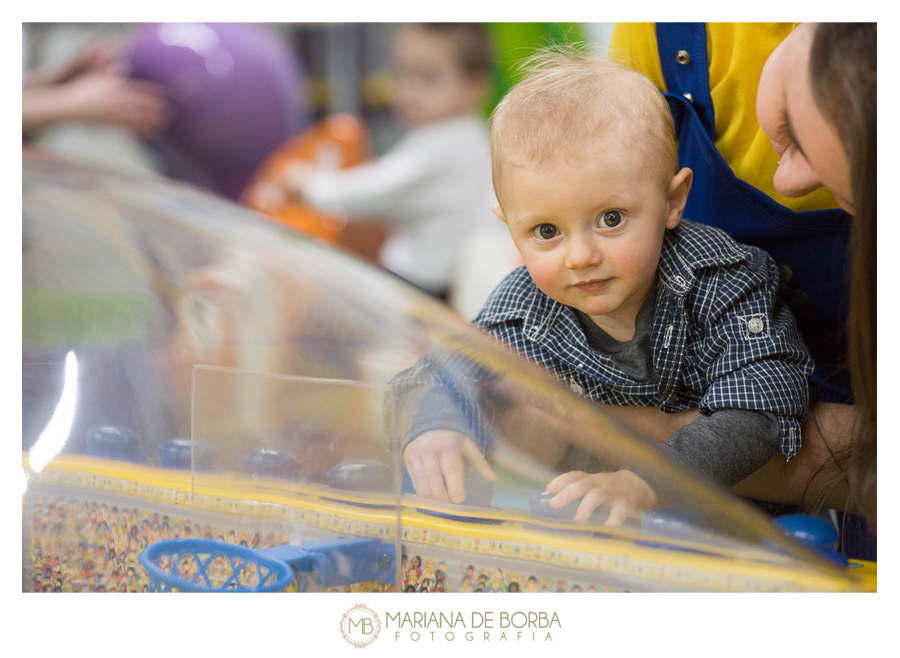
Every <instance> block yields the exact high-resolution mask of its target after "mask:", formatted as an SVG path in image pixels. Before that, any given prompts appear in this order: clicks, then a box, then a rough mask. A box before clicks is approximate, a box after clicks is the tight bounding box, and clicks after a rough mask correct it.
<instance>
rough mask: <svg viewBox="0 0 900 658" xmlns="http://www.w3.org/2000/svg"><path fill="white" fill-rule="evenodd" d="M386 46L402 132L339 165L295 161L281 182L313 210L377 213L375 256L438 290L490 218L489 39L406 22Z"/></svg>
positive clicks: (471, 29)
mask: <svg viewBox="0 0 900 658" xmlns="http://www.w3.org/2000/svg"><path fill="white" fill-rule="evenodd" d="M399 30H400V31H399V34H398V36H397V39H396V42H395V44H394V60H395V67H396V70H395V75H396V87H395V102H394V105H395V111H396V113H397V115H398V117H399V118H400V120H401V122H402V123H403V124H404V125H405V126H406V127H407V128H409V132H408V133H406V135H405V136H404V137H403V138H402V139H401V140H400V142H398V143H397V144H396V145H395V146H394V147H393V148H392V149H390V150H389V151H388V152H387V153H386V154H385V155H384V156H382V157H381V158H379V159H377V160H375V161H373V162H370V163H366V164H363V165H359V166H357V167H352V168H349V169H341V170H324V169H321V168H315V167H314V166H313V165H309V164H301V163H297V164H296V165H293V166H292V167H291V168H289V169H288V171H287V173H286V180H285V181H283V182H282V185H284V186H285V188H286V189H287V191H288V192H289V193H292V194H295V195H298V196H300V197H301V198H302V199H303V200H304V201H305V202H307V203H309V204H312V205H313V206H316V207H317V208H319V209H321V210H323V211H325V212H329V213H333V214H338V215H341V216H344V217H346V219H347V220H348V221H353V220H354V219H357V218H358V219H370V218H373V217H377V218H380V219H383V220H384V221H385V222H387V223H388V229H389V233H388V236H387V239H386V241H385V243H384V244H383V246H382V248H381V251H380V253H379V255H378V261H379V263H380V264H381V265H382V266H383V267H385V268H386V269H388V270H390V271H392V272H394V273H395V274H398V275H399V276H401V277H403V278H404V279H406V280H408V281H409V282H411V283H413V284H414V285H416V286H418V287H419V288H421V289H423V290H425V291H426V292H429V293H431V294H433V295H435V296H437V297H440V298H442V299H446V298H447V294H448V287H449V284H450V278H451V273H452V270H453V266H454V260H455V258H456V256H457V254H458V252H459V249H460V246H461V244H462V242H463V240H464V239H465V238H466V237H467V235H468V234H469V230H470V228H472V227H477V226H478V225H479V224H481V223H484V222H489V221H492V220H493V221H496V219H495V218H494V217H493V216H492V215H491V214H490V209H491V206H492V205H493V204H494V202H495V197H494V194H493V190H492V188H491V180H490V146H489V141H488V134H487V126H486V121H485V120H484V119H482V118H481V117H480V116H479V115H478V111H479V110H480V108H481V106H482V101H483V100H484V97H485V94H486V92H487V89H488V82H489V72H490V64H491V54H490V43H489V40H488V36H487V33H486V32H485V29H484V27H483V26H481V25H478V24H475V23H434V24H429V23H423V24H407V25H403V26H402V27H400V28H399Z"/></svg>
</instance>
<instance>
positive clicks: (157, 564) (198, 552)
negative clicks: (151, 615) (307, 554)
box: [140, 538, 294, 592]
mask: <svg viewBox="0 0 900 658" xmlns="http://www.w3.org/2000/svg"><path fill="white" fill-rule="evenodd" d="M140 562H141V566H142V567H144V569H146V570H147V573H148V574H149V579H150V591H151V592H170V591H180V592H280V591H281V590H283V589H284V588H285V587H287V586H288V585H289V584H290V583H291V581H293V579H294V572H293V570H292V569H291V567H290V565H288V564H287V563H286V562H282V561H281V560H277V559H275V558H272V557H270V556H267V555H265V554H264V553H262V552H261V551H255V550H253V549H251V548H247V547H245V546H241V545H239V544H230V543H228V542H223V541H213V540H210V539H192V538H185V539H166V540H164V541H159V542H156V543H154V544H151V545H150V546H148V547H147V548H145V549H144V551H143V552H142V553H141V556H140Z"/></svg>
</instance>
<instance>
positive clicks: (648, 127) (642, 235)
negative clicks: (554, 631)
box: [398, 51, 812, 525]
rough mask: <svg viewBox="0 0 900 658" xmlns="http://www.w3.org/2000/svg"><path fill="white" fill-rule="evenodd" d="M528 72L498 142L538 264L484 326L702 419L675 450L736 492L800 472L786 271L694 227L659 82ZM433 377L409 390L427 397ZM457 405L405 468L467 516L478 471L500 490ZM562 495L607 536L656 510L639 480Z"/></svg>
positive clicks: (607, 69) (505, 181)
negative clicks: (774, 465) (778, 474)
mask: <svg viewBox="0 0 900 658" xmlns="http://www.w3.org/2000/svg"><path fill="white" fill-rule="evenodd" d="M529 71H530V74H529V75H528V77H526V79H524V80H523V81H522V82H521V83H519V84H518V85H517V86H516V87H515V88H513V89H512V90H511V91H510V93H509V94H507V96H506V97H505V98H504V100H503V101H502V102H501V103H500V104H499V105H498V107H497V109H496V110H495V111H494V117H493V125H492V128H491V151H492V168H493V181H494V189H495V191H496V194H497V198H498V199H499V201H500V203H499V204H498V205H497V206H496V207H495V212H496V214H497V215H498V216H499V217H500V218H501V219H502V220H503V221H504V222H506V224H507V226H508V227H509V230H510V233H511V235H512V238H513V241H514V242H515V243H516V246H517V248H518V250H519V252H520V253H521V255H522V258H523V260H524V262H525V265H524V266H523V267H521V268H519V269H518V270H516V271H515V272H513V273H512V274H511V275H509V276H508V277H507V278H506V279H505V280H504V281H503V283H501V284H500V286H498V288H497V289H496V290H495V291H494V293H493V294H492V295H491V297H490V298H489V299H488V301H487V304H486V305H485V307H484V309H482V311H481V313H480V314H479V315H478V317H476V319H475V321H474V324H475V325H476V326H478V327H481V328H483V329H484V330H485V331H487V332H489V333H490V334H491V335H493V336H494V337H495V338H497V339H498V340H500V341H501V342H503V343H505V344H506V345H508V346H510V347H512V348H513V349H514V350H516V351H517V352H519V353H520V354H522V355H523V356H525V357H527V358H528V359H530V360H532V361H534V362H536V363H537V364H539V365H541V366H543V367H544V368H546V369H547V370H549V371H550V372H551V373H552V374H553V375H555V376H556V377H557V378H558V379H559V380H560V381H562V382H564V383H565V384H566V385H567V386H568V387H569V388H570V389H572V390H573V391H575V392H576V393H577V394H579V395H582V396H583V397H585V398H587V399H589V400H596V401H600V402H603V403H606V404H618V405H639V406H657V407H660V408H661V409H662V410H663V411H666V412H677V411H682V410H686V409H692V408H698V407H699V409H700V411H701V412H702V414H703V415H702V416H701V417H700V418H699V419H697V420H696V421H694V422H693V423H691V424H690V425H687V426H685V427H683V428H682V429H680V430H679V431H678V432H676V433H675V435H673V436H672V437H671V439H669V441H668V442H667V443H665V444H662V445H661V450H663V451H664V452H666V453H668V454H669V455H671V456H672V457H674V458H676V459H678V460H681V461H682V462H684V463H686V464H687V465H689V466H690V467H692V468H693V469H694V470H695V471H698V472H700V473H702V474H704V475H706V476H707V477H710V478H712V479H714V480H717V481H719V482H721V483H722V484H725V485H732V484H734V483H736V482H738V481H740V480H742V479H743V478H744V477H746V476H748V475H749V474H751V473H753V472H754V471H755V470H757V469H758V468H760V467H761V466H762V465H763V464H765V463H766V462H768V461H769V460H770V459H771V458H772V457H773V456H774V455H775V454H776V453H777V452H778V450H779V448H780V449H781V451H782V453H784V454H785V456H786V457H787V458H788V459H790V458H791V457H793V456H794V454H796V452H797V450H798V449H799V447H800V426H801V423H802V421H803V419H804V418H805V415H806V408H807V402H808V390H807V376H808V375H809V374H810V373H811V372H812V362H811V359H810V357H809V355H808V353H807V350H806V347H805V345H804V344H803V342H802V340H801V338H800V336H799V333H798V332H797V329H796V326H795V321H794V318H793V316H792V315H791V313H790V311H789V310H788V309H787V307H786V306H784V305H783V304H781V303H779V302H778V301H777V291H778V285H779V279H778V269H777V266H776V265H775V263H774V261H773V260H772V259H771V258H770V257H769V256H768V255H767V254H766V253H765V252H763V251H761V250H759V249H757V248H755V247H749V246H745V245H741V244H738V243H736V242H735V241H734V240H733V239H731V238H730V237H729V236H728V235H727V234H725V233H724V232H723V231H720V230H718V229H715V228H712V227H708V226H705V225H700V224H695V223H693V222H690V221H688V220H687V219H682V217H681V215H682V212H683V210H684V207H685V203H686V202H687V197H688V193H689V191H690V187H691V182H692V172H691V170H690V169H686V168H682V169H679V167H678V161H677V149H676V141H675V133H674V127H673V122H672V117H671V115H670V113H669V109H668V106H667V104H666V101H665V99H664V98H663V97H662V95H661V94H660V92H659V91H658V90H657V89H656V88H655V87H654V86H653V85H652V84H651V83H650V82H649V80H647V78H645V77H644V76H643V75H641V74H639V73H637V72H635V71H633V70H631V69H628V68H626V67H624V66H622V65H621V64H618V63H615V62H613V61H612V60H608V59H605V58H597V57H588V56H584V55H580V54H579V53H578V52H577V51H571V52H568V51H564V52H545V53H543V54H541V55H540V56H539V57H538V58H536V59H535V60H534V61H533V62H532V65H531V66H530V67H529ZM423 361H424V360H423ZM427 367H428V366H427V364H423V362H422V361H420V363H419V364H418V365H417V366H416V367H414V368H413V370H412V371H411V372H408V373H406V374H404V375H402V376H401V377H400V378H398V381H405V382H409V381H410V380H412V381H416V380H418V381H419V382H420V383H421V384H422V385H424V386H428V384H426V383H425V382H427V381H428V380H429V379H428V376H427V374H426V373H424V372H423V371H422V369H424V368H427ZM417 370H418V371H417ZM423 375H424V376H423ZM403 386H406V384H403ZM420 399H421V398H420ZM452 399H453V398H452V396H449V395H445V396H442V395H441V394H440V388H439V387H432V388H431V390H430V391H429V394H428V395H427V396H425V397H424V402H423V403H422V405H421V406H420V407H419V408H418V409H417V410H415V411H414V413H415V421H414V422H413V428H414V429H413V431H412V432H411V433H410V437H409V438H410V442H409V443H408V444H407V445H406V447H405V451H404V455H403V456H404V461H405V463H406V467H407V470H408V472H409V475H410V478H411V480H412V483H413V486H414V487H415V489H416V492H417V493H418V494H419V495H422V496H425V497H428V498H434V499H437V500H448V499H449V500H450V501H452V502H462V500H464V499H465V489H464V487H463V483H462V472H463V469H462V462H463V458H464V457H465V459H467V460H468V461H469V462H471V463H472V465H473V466H474V467H475V469H476V470H477V471H478V472H480V473H482V475H484V476H485V477H488V479H496V476H494V475H493V473H492V471H491V469H490V466H489V464H488V463H487V461H486V460H485V458H484V456H483V455H482V452H483V451H484V450H485V449H486V448H487V446H484V445H475V443H474V442H473V441H472V439H471V438H470V435H471V430H470V429H469V428H468V426H467V424H466V422H465V420H464V419H463V418H462V415H461V414H457V416H456V417H454V414H453V413H448V409H449V411H450V412H453V411H454V409H453V408H452V407H453V402H452ZM400 401H401V405H402V404H403V395H402V394H401V396H400ZM410 411H412V410H410ZM444 485H445V486H446V489H445V488H444ZM547 490H548V491H549V492H550V493H553V494H555V496H554V497H553V499H552V500H551V501H550V505H551V506H552V507H555V508H559V507H563V506H565V505H566V504H568V503H570V502H572V501H575V500H578V499H582V502H581V504H580V505H579V506H578V510H577V512H576V514H575V518H576V519H578V520H586V519H588V518H589V516H590V514H591V512H592V511H593V510H594V509H595V508H596V507H598V506H599V505H601V504H607V505H610V508H611V510H610V514H609V517H608V519H607V521H606V523H607V524H609V525H616V524H619V523H621V522H622V521H623V520H624V519H625V518H626V517H627V516H637V515H640V514H641V513H642V512H643V511H645V510H647V509H649V508H651V507H653V506H655V505H656V504H658V498H657V497H656V494H655V492H654V491H653V490H652V489H651V488H650V487H649V485H648V484H647V483H646V482H645V481H644V480H643V479H641V478H640V477H639V476H638V475H637V474H635V473H633V472H631V471H629V470H624V469H623V470H619V471H616V472H608V473H588V472H584V471H570V472H567V473H563V474H562V475H560V476H559V477H557V478H555V479H554V480H553V481H552V482H550V483H549V484H548V486H547Z"/></svg>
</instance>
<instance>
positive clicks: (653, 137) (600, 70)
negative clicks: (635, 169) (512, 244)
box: [491, 44, 678, 203]
mask: <svg viewBox="0 0 900 658" xmlns="http://www.w3.org/2000/svg"><path fill="white" fill-rule="evenodd" d="M519 70H520V72H521V73H522V74H523V78H522V80H521V81H520V82H519V83H518V84H516V85H515V86H514V87H513V88H512V89H511V90H510V91H509V93H507V94H506V96H505V97H504V98H503V100H502V101H500V103H499V104H498V105H497V107H496V108H494V112H493V115H492V117H491V119H492V120H491V163H492V170H493V179H494V189H495V190H497V194H498V195H500V191H499V181H500V177H501V173H502V170H503V167H505V166H506V165H515V166H520V167H540V166H542V165H545V164H547V163H552V162H568V161H571V160H573V159H575V160H581V159H583V158H585V157H586V156H589V155H590V154H589V153H586V150H588V149H590V148H591V147H592V146H593V145H594V144H596V143H598V139H599V138H602V137H606V136H608V135H610V134H612V135H616V136H620V137H622V138H623V139H624V140H625V145H626V146H625V148H628V149H637V150H639V151H641V152H642V153H643V155H644V156H645V157H646V158H647V161H648V162H649V163H650V166H651V167H652V168H653V169H654V170H655V171H657V172H659V174H660V176H661V177H663V176H665V177H666V179H665V180H666V184H667V185H668V183H669V181H670V180H671V177H672V176H674V175H675V173H676V172H677V171H678V145H677V142H676V138H675V126H674V123H673V120H672V115H671V113H670V112H669V106H668V104H667V103H666V100H665V98H663V95H662V93H660V91H659V89H657V88H656V87H655V86H654V84H653V83H652V82H650V80H649V79H648V78H647V77H646V76H644V75H643V74H641V73H639V72H637V71H635V70H634V69H631V68H628V67H627V66H625V65H623V64H621V63H619V62H617V61H615V60H612V59H609V58H607V57H600V56H597V55H594V54H592V53H591V52H590V51H589V50H588V49H587V48H586V47H585V46H584V45H583V44H572V45H556V46H548V47H546V48H542V49H540V50H538V51H537V52H536V53H534V54H533V55H532V56H531V57H529V58H528V59H526V60H525V61H524V62H523V63H522V64H521V65H520V68H519ZM501 203H502V201H501Z"/></svg>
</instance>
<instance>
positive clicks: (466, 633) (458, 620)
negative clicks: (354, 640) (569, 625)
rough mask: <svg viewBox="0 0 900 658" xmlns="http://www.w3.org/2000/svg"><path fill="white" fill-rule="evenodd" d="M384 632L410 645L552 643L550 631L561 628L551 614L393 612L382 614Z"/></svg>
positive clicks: (518, 612) (556, 617)
mask: <svg viewBox="0 0 900 658" xmlns="http://www.w3.org/2000/svg"><path fill="white" fill-rule="evenodd" d="M384 628H385V630H393V631H394V633H393V634H394V641H399V640H401V639H405V640H411V641H413V642H419V641H425V642H437V641H441V642H453V641H454V640H462V641H465V642H474V641H482V642H490V641H497V642H509V641H513V642H519V641H523V640H525V641H531V642H536V641H542V642H548V641H549V642H552V641H553V636H552V635H551V630H554V629H557V628H562V624H560V621H559V617H558V616H557V614H556V613H555V612H553V613H548V612H521V611H517V612H505V611H504V612H500V613H495V612H472V613H471V614H470V615H469V616H468V618H467V617H466V616H464V615H463V613H461V612H455V613H454V612H451V613H444V612H397V613H393V614H392V613H390V612H388V613H386V614H385V623H384Z"/></svg>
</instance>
